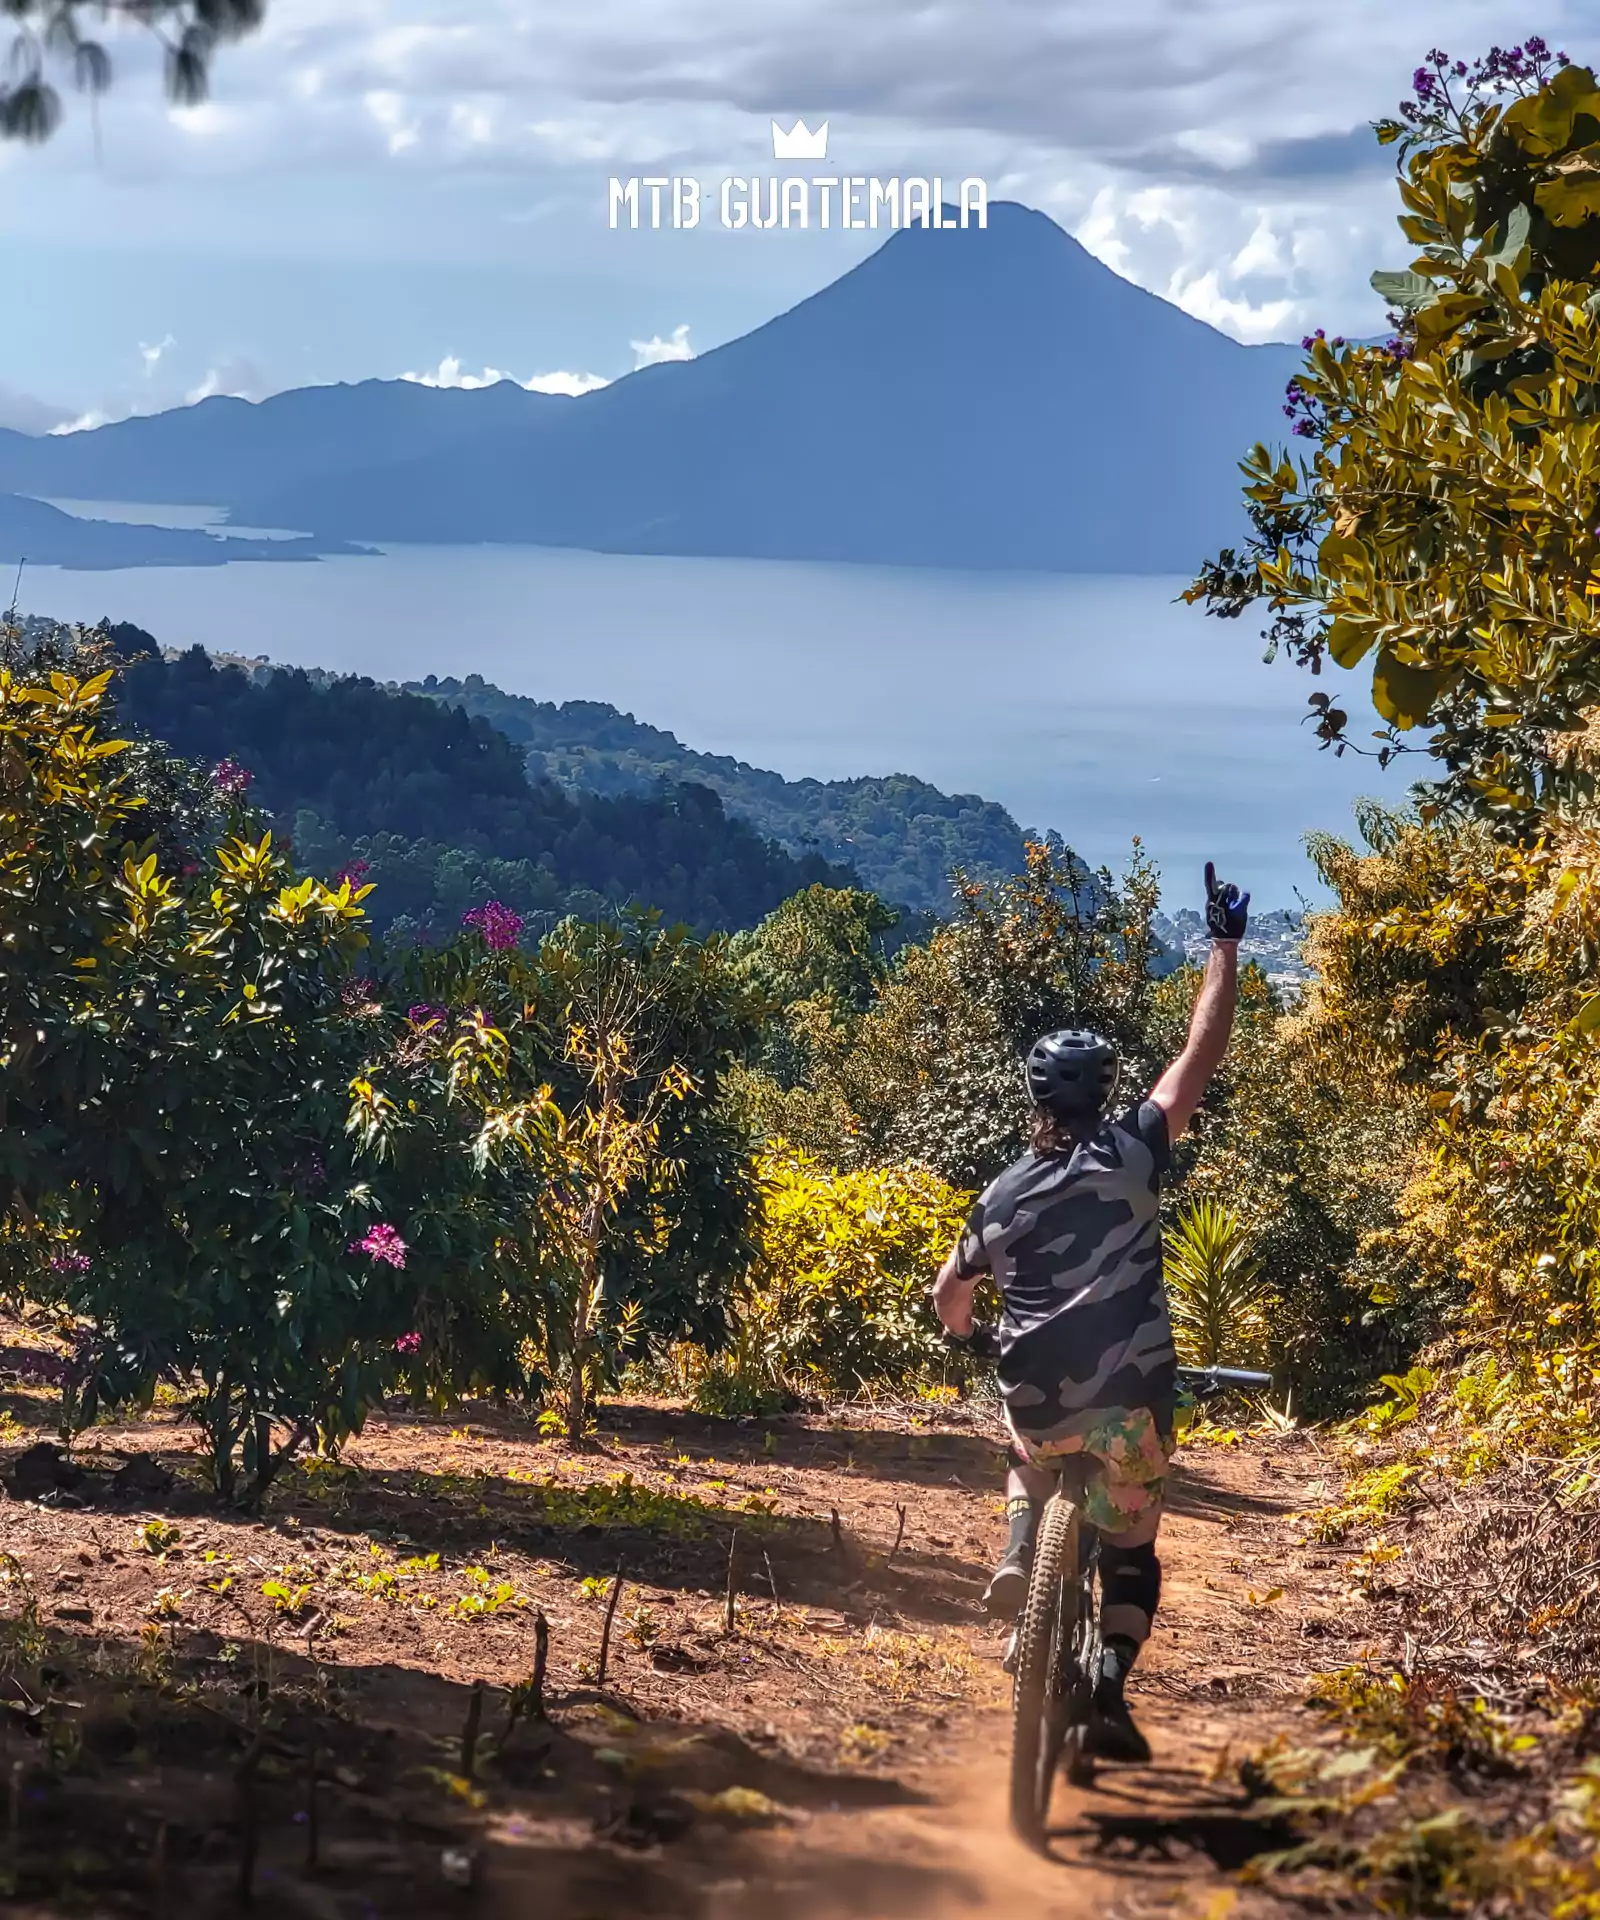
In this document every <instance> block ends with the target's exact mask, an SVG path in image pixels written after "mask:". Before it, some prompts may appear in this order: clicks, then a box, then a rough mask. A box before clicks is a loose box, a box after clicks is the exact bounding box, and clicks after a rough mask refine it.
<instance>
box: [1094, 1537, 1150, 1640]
mask: <svg viewBox="0 0 1600 1920" xmlns="http://www.w3.org/2000/svg"><path fill="white" fill-rule="evenodd" d="M1100 1590H1101V1594H1102V1596H1103V1603H1104V1611H1105V1612H1106V1613H1107V1614H1108V1615H1109V1614H1111V1613H1112V1611H1113V1609H1115V1612H1116V1618H1117V1619H1118V1622H1119V1630H1121V1631H1126V1628H1123V1627H1121V1622H1122V1621H1123V1620H1124V1619H1126V1620H1128V1622H1129V1624H1130V1625H1131V1624H1132V1619H1131V1616H1132V1615H1133V1614H1139V1615H1142V1616H1143V1619H1144V1622H1145V1628H1144V1633H1137V1634H1136V1633H1131V1632H1130V1633H1128V1635H1127V1637H1128V1638H1129V1639H1140V1640H1142V1639H1143V1638H1144V1635H1145V1633H1148V1632H1149V1630H1150V1628H1149V1622H1150V1621H1151V1620H1153V1619H1154V1618H1155V1611H1156V1608H1157V1607H1158V1606H1159V1605H1160V1604H1161V1562H1160V1560H1159V1559H1158V1558H1157V1557H1156V1549H1155V1542H1154V1541H1148V1542H1146V1544H1145V1545H1144V1546H1142V1547H1114V1546H1112V1545H1110V1544H1109V1542H1108V1543H1107V1544H1106V1545H1105V1546H1104V1547H1102V1549H1101V1554H1100ZM1124 1610H1127V1611H1126V1612H1125V1611H1124Z"/></svg>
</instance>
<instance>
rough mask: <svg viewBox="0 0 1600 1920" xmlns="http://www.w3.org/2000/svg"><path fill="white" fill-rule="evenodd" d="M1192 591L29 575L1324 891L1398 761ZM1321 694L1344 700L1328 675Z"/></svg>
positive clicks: (1282, 885) (1263, 881) (378, 671)
mask: <svg viewBox="0 0 1600 1920" xmlns="http://www.w3.org/2000/svg"><path fill="white" fill-rule="evenodd" d="M99 511H100V512H101V513H105V511H106V509H105V508H104V507H101V508H99ZM159 511H161V510H160V509H155V508H148V509H137V510H136V509H128V510H127V517H129V518H132V517H135V515H137V517H139V518H147V517H151V516H153V515H154V514H156V513H157V512H159ZM173 511H174V512H180V513H181V512H182V511H183V510H178V509H174V510H173ZM189 512H190V516H191V523H193V520H194V518H195V517H197V516H198V512H199V510H189ZM108 517H109V516H108ZM1182 585H1183V582H1181V581H1180V580H1177V579H1155V578H1139V577H1127V576H1111V575H1106V576H1085V575H1059V574H1027V575H1018V574H987V573H986V574H972V573H956V572H951V573H934V572H924V571H918V570H906V569H897V568H870V567H844V566H825V565H814V564H808V563H788V562H771V561H746V560H690V559H660V558H654V557H633V556H622V555H609V554H591V553H579V552H567V551H557V550H553V549H545V548H532V547H396V548H393V549H389V550H387V551H386V552H384V553H383V554H382V555H381V556H376V557H373V558H368V559H359V558H358V559H335V560H323V561H319V562H314V563H306V564H297V563H285V562H279V563H248V562H241V563H235V564H232V565H229V566H225V567H201V568H187V567H148V568H139V569H132V570H127V571H119V572H109V573H74V572H63V571H60V570H58V569H52V568H38V569H31V570H30V572H29V574H28V576H27V580H26V583H25V589H24V592H23V595H22V604H23V606H24V607H25V608H27V609H30V610H32V611H34V612H37V613H46V614H52V615H55V616H56V617H58V618H61V619H66V620H94V619H98V618H99V617H100V616H101V615H102V614H104V615H108V616H109V617H110V618H112V619H122V620H132V621H135V622H137V624H138V625H140V626H142V627H145V628H147V629H148V630H149V631H150V632H151V633H153V634H155V635H156V637H157V638H158V639H159V640H160V641H161V642H162V644H163V645H166V646H190V645H193V644H194V643H196V642H198V643H200V644H202V645H204V646H207V647H213V648H217V649H221V650H226V651H230V652H235V653H242V654H248V655H255V654H267V655H269V656H270V657H271V658H272V659H274V660H278V661H291V662H297V663H300V664H304V665H307V666H323V667H329V668H334V669H339V670H344V671H350V672H359V673H367V674H372V675H374V676H375V677H376V678H378V679H383V680H402V679H420V678H421V677H422V676H423V675H425V674H427V673H437V674H440V675H447V674H454V675H465V674H468V673H481V674H482V675H483V676H484V677H485V679H488V680H492V681H494V682H495V683H496V684H498V685H499V686H502V687H505V688H507V689H508V690H510V691H512V692H516V693H526V694H532V695H536V696H537V697H539V698H541V699H545V700H572V699H586V700H608V701H610V702H612V703H613V704H614V705H616V706H618V707H621V708H623V709H625V710H626V711H628V712H631V713H633V714H635V715H636V716H637V717H638V718H640V719H642V720H647V721H650V722H651V723H653V724H654V725H656V726H660V727H666V728H669V729H671V731H672V732H674V733H675V734H677V735H678V737H679V738H680V739H681V740H683V741H685V742H686V743H687V744H689V745H690V746H694V747H699V748H703V749H705V750H708V751H710V752H714V753H727V754H732V755H735V756H736V757H738V758H739V759H742V760H746V761H749V762H751V763H753V764H754V765H757V766H763V767H772V768H775V769H776V770H777V771H778V772H780V773H783V774H785V775H787V776H789V777H790V778H797V777H800V776H803V775H807V774H810V775H814V776H816V777H817V778H819V779H834V778H839V777H843V776H848V775H851V774H867V773H873V774H881V773H892V772H905V773H912V774H918V775H920V776H921V777H922V778H923V779H925V780H930V781H932V782H933V783H934V784H935V785H936V786H939V787H942V788H944V789H946V790H947V791H954V792H961V793H981V794H983V795H985V796H987V797H989V798H991V799H995V800H999V801H1001V802H1002V803H1003V804H1004V805H1005V806H1006V807H1008V808H1009V809H1010V811H1011V812H1012V813H1013V814H1014V815H1015V816H1016V818H1017V820H1018V822H1019V823H1020V824H1022V825H1023V826H1033V827H1041V828H1042V827H1055V828H1057V829H1059V831H1060V832H1061V833H1062V835H1063V836H1064V837H1065V838H1066V839H1067V841H1068V842H1069V843H1070V844H1071V845H1073V846H1074V847H1076V848H1077V849H1078V850H1079V852H1081V853H1082V854H1083V855H1084V856H1085V857H1087V858H1088V859H1089V860H1091V861H1092V862H1094V863H1096V864H1098V863H1100V862H1102V861H1105V862H1107V863H1109V864H1111V865H1112V866H1116V865H1118V864H1120V862H1121V861H1122V859H1123V858H1124V856H1125V855H1126V853H1127V850H1128V847H1129V844H1130V842H1131V840H1132V838H1133V836H1134V835H1135V834H1139V835H1141V836H1142V837H1143V839H1144V842H1145V845H1146V846H1147V848H1148V849H1149V850H1150V852H1151V853H1152V854H1153V855H1154V857H1155V858H1156V860H1157V861H1158V862H1159V864H1160V866H1161V868H1162V871H1163V873H1164V875H1165V876H1166V879H1167V884H1166V894H1167V904H1168V905H1169V907H1178V906H1183V905H1185V904H1194V903H1195V902H1196V900H1197V897H1198V890H1199V875H1200V868H1201V865H1202V863H1203V862H1204V861H1205V860H1206V859H1208V858H1211V859H1215V860H1216V861H1217V863H1218V865H1219V866H1220V867H1221V868H1222V870H1223V871H1224V872H1225V873H1226V874H1227V875H1228V876H1229V877H1236V878H1237V879H1238V880H1239V882H1240V883H1241V885H1246V886H1249V887H1250V888H1251V889H1252V890H1253V892H1254V895H1255V899H1256V902H1257V904H1258V905H1260V906H1269V905H1270V906H1288V905H1292V904H1293V903H1294V899H1295V895H1296V893H1297V892H1304V893H1306V894H1307V895H1308V896H1311V897H1313V898H1320V897H1321V895H1320V893H1319V892H1318V890H1317V889H1316V884H1315V877H1314V875H1313V872H1312V869H1311V866H1310V863H1309V861H1308V860H1307V859H1306V857H1305V855H1304V852H1303V850H1302V848H1301V839H1302V836H1303V835H1304V834H1305V833H1306V832H1307V831H1308V830H1311V829H1314V828H1322V829H1329V828H1331V829H1333V830H1334V831H1338V832H1343V831H1347V830H1348V828H1349V822H1350V802H1351V800H1352V798H1353V797H1354V796H1355V795H1357V794H1360V793H1369V792H1373V793H1380V794H1385V795H1386V796H1387V797H1390V798H1392V799H1399V798H1401V797H1403V794H1404V781H1403V779H1402V777H1401V771H1400V769H1391V770H1390V771H1389V772H1388V773H1387V774H1380V773H1379V772H1378V770H1377V768H1376V766H1375V765H1373V763H1372V762H1370V761H1358V760H1355V759H1354V758H1353V757H1351V756H1346V758H1345V759H1344V760H1342V761H1339V760H1335V759H1334V757H1333V755H1332V754H1330V753H1319V752H1318V751H1317V750H1316V743H1315V740H1314V739H1313V738H1312V736H1311V734H1310V731H1309V729H1308V728H1306V727H1304V726H1302V725H1301V724H1300V720H1301V716H1302V715H1303V714H1304V713H1305V711H1306V697H1307V695H1308V694H1309V693H1310V692H1312V691H1313V683H1312V682H1311V680H1310V678H1309V676H1308V675H1306V674H1304V673H1301V672H1298V671H1297V670H1295V669H1294V668H1292V667H1291V666H1289V665H1288V663H1287V662H1284V661H1279V662H1277V663H1275V664H1274V665H1273V666H1272V667H1267V666H1264V665H1263V664H1262V662H1261V657H1260V656H1261V644H1260V642H1259V640H1258V639H1257V638H1256V635H1255V631H1254V629H1253V628H1252V627H1251V626H1249V625H1247V624H1244V623H1241V622H1226V623H1224V622H1219V621H1215V620H1207V619H1206V618H1205V617H1204V616H1203V615H1201V614H1200V613H1199V612H1197V611H1195V610H1193V609H1190V608H1185V607H1182V606H1177V605H1174V597H1175V596H1176V594H1177V593H1178V591H1179V589H1180V587H1181V586H1182ZM1336 683H1343V685H1336ZM1316 684H1318V685H1322V686H1327V687H1329V688H1330V690H1337V691H1339V692H1340V693H1341V694H1342V695H1348V694H1349V693H1350V692H1351V691H1352V690H1353V689H1352V688H1351V683H1350V680H1349V677H1348V676H1346V675H1344V674H1341V673H1338V672H1335V673H1334V674H1333V678H1332V679H1331V680H1329V679H1324V680H1323V681H1321V682H1318V683H1316ZM1352 711H1354V709H1352ZM1362 711H1370V710H1369V709H1366V708H1365V707H1363V708H1362ZM1408 777H1409V776H1408Z"/></svg>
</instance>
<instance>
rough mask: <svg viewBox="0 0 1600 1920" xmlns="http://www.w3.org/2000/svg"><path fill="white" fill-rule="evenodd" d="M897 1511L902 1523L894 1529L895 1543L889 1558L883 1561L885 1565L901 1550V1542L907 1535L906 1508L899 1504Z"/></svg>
mask: <svg viewBox="0 0 1600 1920" xmlns="http://www.w3.org/2000/svg"><path fill="white" fill-rule="evenodd" d="M895 1512H896V1513H897V1514H899V1516H900V1524H899V1526H897V1527H896V1528H895V1530H894V1545H893V1546H892V1547H891V1548H890V1549H889V1559H888V1560H885V1561H884V1563H883V1564H884V1565H885V1566H888V1564H889V1561H890V1560H893V1558H894V1557H895V1555H896V1554H897V1553H898V1552H899V1551H900V1542H901V1541H902V1540H904V1539H905V1537H906V1510H905V1508H904V1507H903V1506H899V1505H897V1506H896V1507H895Z"/></svg>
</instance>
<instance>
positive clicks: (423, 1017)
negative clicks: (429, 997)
mask: <svg viewBox="0 0 1600 1920" xmlns="http://www.w3.org/2000/svg"><path fill="white" fill-rule="evenodd" d="M406 1018H407V1020H409V1021H410V1023H411V1024H412V1026H414V1027H420V1028H422V1029H423V1030H424V1031H426V1029H427V1028H429V1027H442V1026H443V1025H444V1023H445V1022H446V1021H447V1020H448V1019H449V1018H450V1009H449V1008H448V1007H430V1006H429V1005H428V1003H427V1001H425V1000H423V1001H419V1002H418V1004H417V1005H416V1006H414V1007H407V1009H406Z"/></svg>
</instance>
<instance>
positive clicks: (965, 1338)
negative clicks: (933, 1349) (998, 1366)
mask: <svg viewBox="0 0 1600 1920" xmlns="http://www.w3.org/2000/svg"><path fill="white" fill-rule="evenodd" d="M945 1343H946V1345H947V1346H951V1347H954V1348H955V1349H956V1351H957V1352H958V1353H970V1354H971V1355H972V1357H973V1359H974V1360H998V1359H999V1358H1000V1329H999V1328H998V1327H986V1326H983V1325H982V1324H981V1323H980V1322H978V1321H976V1320H975V1321H974V1322H973V1323H972V1331H971V1333H966V1334H962V1333H947V1334H946V1335H945Z"/></svg>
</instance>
